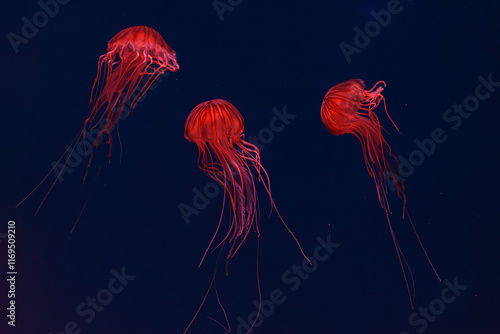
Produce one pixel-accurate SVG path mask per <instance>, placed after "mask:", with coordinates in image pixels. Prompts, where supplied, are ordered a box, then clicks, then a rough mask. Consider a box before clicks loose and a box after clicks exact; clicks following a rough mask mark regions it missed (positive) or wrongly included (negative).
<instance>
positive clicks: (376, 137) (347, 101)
mask: <svg viewBox="0 0 500 334" xmlns="http://www.w3.org/2000/svg"><path fill="white" fill-rule="evenodd" d="M385 86H386V84H385V82H384V81H379V82H377V83H376V84H375V85H374V86H373V88H371V89H370V90H365V87H366V86H365V83H364V82H363V80H361V79H351V80H349V81H346V82H343V83H340V84H338V85H336V86H333V87H332V88H331V89H330V90H329V91H328V92H327V93H326V95H325V97H324V99H323V104H322V106H321V120H322V121H323V124H324V125H325V127H326V128H327V130H328V131H329V132H330V133H331V134H333V135H335V136H340V135H342V134H345V133H351V134H353V135H355V136H356V137H357V138H358V140H359V141H360V142H361V147H362V151H363V157H364V160H365V164H366V168H367V170H368V174H370V176H371V177H372V178H373V180H374V181H375V188H376V190H377V195H378V199H379V202H380V204H381V206H382V209H383V210H384V213H385V216H386V219H387V222H388V223H389V229H390V232H391V236H392V240H393V242H394V246H395V247H396V252H397V255H398V260H399V263H400V265H401V268H402V271H403V276H404V280H405V283H406V288H407V291H408V295H409V297H410V303H411V304H412V308H413V298H414V294H415V286H414V283H413V275H412V273H411V269H410V267H409V265H408V262H407V261H406V259H405V257H404V254H403V252H402V250H401V248H400V246H399V244H398V241H397V239H396V236H395V234H394V231H393V229H392V226H391V221H390V216H389V215H390V214H391V209H390V207H389V201H388V198H387V194H388V191H387V183H388V182H393V183H394V188H395V189H396V193H397V195H398V197H399V198H402V199H403V218H404V216H405V214H406V215H407V216H408V218H409V215H408V211H407V209H406V192H405V185H404V183H403V182H402V181H401V180H400V179H399V177H398V175H397V173H396V170H397V171H400V167H399V163H398V160H397V158H396V157H395V156H394V154H393V153H392V151H391V147H390V146H389V144H388V143H387V141H386V140H385V138H384V136H383V135H382V130H384V131H385V129H384V128H383V127H382V126H381V124H380V121H379V118H378V116H377V115H376V114H375V112H374V109H375V108H377V107H378V105H379V104H380V102H383V104H384V110H385V114H386V115H387V117H388V118H389V120H390V121H391V123H392V125H393V126H394V127H395V128H396V130H397V131H398V132H400V131H399V129H398V127H397V126H396V124H395V123H394V121H393V120H392V118H391V116H390V115H389V113H388V112H387V106H386V103H385V98H384V96H383V95H382V91H383V90H384V88H385ZM388 177H389V178H390V180H388ZM409 221H410V224H411V226H412V228H413V231H414V232H415V235H416V237H417V239H418V242H419V243H420V246H421V248H422V250H423V251H424V254H425V256H426V257H427V260H428V262H429V263H430V265H431V267H432V269H433V271H434V273H435V274H436V276H437V277H438V279H439V281H441V278H440V277H439V275H438V274H437V272H436V270H435V269H434V266H433V265H432V262H431V260H430V259H429V256H428V255H427V252H426V251H425V248H424V247H423V245H422V242H421V241H420V238H419V236H418V234H417V232H416V230H415V227H414V225H413V223H412V221H411V219H410V218H409ZM403 263H404V265H403ZM405 266H406V268H407V269H408V272H409V276H410V277H411V281H412V286H413V292H410V286H409V283H408V277H407V275H406V271H405V269H404V268H405Z"/></svg>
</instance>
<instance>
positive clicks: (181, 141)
mask: <svg viewBox="0 0 500 334" xmlns="http://www.w3.org/2000/svg"><path fill="white" fill-rule="evenodd" d="M40 12H42V14H39V13H40ZM43 13H45V14H43ZM499 13H500V4H499V3H497V2H495V1H480V2H477V1H472V0H468V1H463V0H459V1H440V2H431V1H419V0H413V1H411V0H401V1H396V0H389V1H312V2H309V1H268V2H266V1H249V0H220V1H209V0H207V1H147V0H146V1H70V0H58V1H55V0H42V1H38V2H37V1H35V0H32V1H27V0H20V1H15V2H14V1H9V2H4V3H3V6H2V13H1V14H0V15H1V22H2V24H1V29H2V34H3V36H4V37H2V45H1V48H0V57H1V65H0V68H1V73H2V74H1V82H0V94H1V101H2V103H1V106H0V110H1V114H0V115H1V121H0V154H1V157H2V161H1V163H0V166H1V167H0V168H1V173H0V196H1V197H0V241H1V242H0V259H1V261H2V263H1V265H0V268H2V269H1V272H0V277H1V283H0V288H1V289H2V290H1V291H0V296H1V297H0V303H1V307H0V309H1V310H2V312H1V316H0V319H2V320H1V321H0V322H1V324H0V333H19V334H34V333H44V334H47V333H52V334H60V333H68V334H69V333H72V334H73V333H74V334H79V333H82V334H115V333H116V334H117V333H153V334H160V333H182V332H183V331H184V330H185V329H186V327H187V326H188V324H189V322H190V321H191V319H192V318H193V316H194V315H195V313H196V311H197V309H198V307H199V305H200V303H201V302H202V300H203V298H204V296H205V293H206V292H207V289H208V287H209V285H210V282H211V279H212V276H213V273H214V267H215V266H216V263H217V258H218V256H219V249H217V250H216V251H214V252H213V253H209V254H208V255H207V257H206V259H205V261H204V262H203V264H202V266H201V267H200V268H198V264H199V262H200V260H201V257H202V256H203V253H204V252H205V250H206V248H207V246H208V244H209V242H210V240H211V238H212V236H213V234H214V232H215V228H216V227H217V224H218V222H219V218H220V215H221V207H222V203H223V195H222V193H223V192H222V190H221V188H217V187H214V186H213V183H212V181H211V179H209V178H208V177H207V176H206V175H205V174H204V173H203V172H202V171H201V170H200V169H199V168H198V166H197V159H198V150H197V148H196V145H194V144H192V143H189V142H188V141H187V140H186V139H185V138H184V122H185V120H186V118H187V116H188V115H189V113H190V112H191V110H192V109H193V108H194V107H195V106H196V105H198V104H199V103H201V102H204V101H206V100H210V99H216V98H220V99H225V100H228V101H230V102H231V103H232V104H234V105H235V106H236V108H237V109H238V110H239V111H240V112H241V114H242V115H243V117H244V119H245V135H246V138H247V140H250V141H252V140H253V141H254V142H257V144H258V145H259V147H260V149H261V161H262V164H263V166H264V167H265V169H266V170H267V172H268V174H269V177H270V180H271V187H272V196H273V199H274V201H275V203H276V206H277V208H278V209H279V212H280V214H281V216H282V217H283V219H284V221H285V222H286V223H287V225H288V226H289V227H290V229H291V230H292V231H293V233H294V235H295V236H296V237H297V239H298V240H299V242H300V245H301V246H302V248H303V250H304V252H305V253H306V255H308V256H311V257H314V256H315V254H316V255H318V254H321V256H320V257H321V259H317V261H316V262H315V264H316V265H313V266H312V267H311V266H310V265H307V264H305V262H304V261H305V260H304V258H303V257H302V255H301V253H300V250H299V248H298V246H297V244H296V243H295V242H294V240H293V238H292V237H291V235H290V233H289V232H288V231H287V230H286V228H285V227H284V226H283V224H282V223H281V221H280V220H279V217H278V215H277V214H276V212H274V211H273V213H272V214H271V215H269V212H270V211H271V204H270V201H269V197H268V196H267V194H266V192H265V190H264V188H263V187H262V184H261V183H257V184H256V186H257V190H258V195H259V203H260V212H261V216H260V237H258V236H257V234H256V233H255V232H252V233H251V234H250V236H249V238H248V240H247V242H246V243H245V244H244V245H243V246H242V247H241V248H240V250H239V251H238V252H237V254H236V256H235V257H234V258H233V259H231V261H230V262H229V267H228V275H227V276H226V275H225V272H224V267H225V255H226V254H227V251H228V248H227V246H226V247H225V248H224V249H223V250H222V252H221V253H220V254H221V255H220V256H221V260H220V261H219V263H220V264H221V265H220V268H219V271H218V274H217V292H218V296H219V298H220V301H221V303H222V306H223V307H224V309H225V311H226V312H227V318H228V321H229V324H230V325H231V329H232V330H231V332H232V333H238V334H239V333H245V332H246V331H247V330H248V328H249V323H251V322H252V321H253V319H254V318H252V317H255V314H256V313H255V312H256V310H257V306H258V299H259V296H258V290H257V279H256V277H257V276H256V268H257V267H256V259H257V250H258V263H259V277H260V287H261V291H262V299H263V309H262V315H261V317H260V318H259V320H258V322H257V323H256V326H255V327H254V328H253V332H252V333H290V334H292V333H300V334H302V333H318V334H320V333H321V334H323V333H332V334H336V333H338V334H348V333H349V334H352V333H361V334H363V333H370V334H378V333H393V334H407V333H412V334H413V333H426V334H433V333H480V334H495V333H500V320H499V319H500V317H499V315H500V307H499V305H498V299H499V297H500V292H499V291H500V290H499V288H498V284H499V279H500V269H499V268H500V267H499V257H500V256H499V255H500V247H499V245H498V240H499V238H500V233H499V232H500V228H499V218H498V216H499V208H500V196H499V189H500V177H499V172H500V168H499V166H500V150H499V144H500V132H499V130H498V126H499V124H500V110H499V107H498V106H499V103H500V39H499V36H500V24H499V19H498V14H499ZM35 21H36V22H38V23H39V26H38V27H36V26H35V29H34V30H33V29H32V30H30V29H29V28H25V27H24V26H25V25H26V24H27V23H26V22H29V23H30V24H33V22H35ZM135 25H146V26H149V27H151V28H153V29H155V30H157V31H158V32H159V33H160V34H161V35H162V36H163V38H164V39H165V41H166V42H167V43H168V45H169V46H170V47H172V48H173V49H174V50H175V51H176V53H177V60H178V63H179V66H180V69H179V70H178V71H177V72H175V73H168V74H165V75H163V76H161V78H160V79H159V81H160V83H159V84H158V85H157V86H156V87H154V89H151V90H150V91H148V93H147V95H146V97H145V98H144V99H143V100H142V101H141V102H139V104H138V105H137V107H136V108H135V109H134V111H133V112H132V113H131V114H130V115H129V116H128V117H127V118H126V119H123V120H121V121H120V123H119V125H120V129H119V130H120V138H121V143H122V145H123V153H122V157H121V158H120V148H119V145H118V141H117V134H116V131H115V132H114V133H113V136H114V140H115V141H114V144H115V146H114V150H113V152H112V156H111V161H110V162H109V161H108V153H109V147H108V145H107V144H106V142H105V141H103V142H102V143H101V144H100V145H99V147H98V149H97V150H96V151H95V154H94V157H93V160H92V164H91V166H90V168H89V174H88V177H87V179H86V181H85V183H83V182H82V180H83V177H84V174H85V169H86V168H85V166H86V163H87V160H88V158H89V157H88V155H87V156H81V157H80V159H78V158H75V160H74V161H73V160H72V161H71V163H70V164H71V165H72V166H73V167H70V168H68V167H69V166H67V169H66V170H65V171H64V172H63V173H62V174H61V178H62V180H61V181H62V182H56V183H55V186H54V188H53V189H52V191H51V192H50V194H49V196H48V197H47V199H46V201H45V202H44V204H43V206H42V207H41V209H40V211H39V212H38V214H37V215H36V216H35V212H36V210H37V208H38V206H39V204H40V202H41V201H42V200H43V198H44V196H45V195H46V194H47V191H48V190H49V188H50V186H51V184H52V182H54V181H55V180H56V176H55V175H54V174H51V175H50V176H49V177H48V178H47V180H46V182H45V183H43V184H42V185H41V186H40V188H38V189H37V191H36V192H34V193H33V194H32V196H30V197H29V198H28V199H27V200H26V201H25V202H23V203H22V204H21V205H20V206H18V207H16V205H17V204H18V203H19V202H20V201H21V200H22V199H23V198H24V197H25V196H26V195H28V194H29V193H30V192H31V191H32V190H33V188H35V187H36V185H37V184H38V183H39V182H40V181H41V180H42V179H43V178H44V177H45V175H46V174H47V173H48V172H49V171H50V170H51V168H52V164H53V163H54V162H57V161H58V159H59V158H60V157H61V154H63V153H64V151H65V149H66V147H67V146H68V145H70V143H71V141H72V140H73V138H74V137H75V135H77V134H78V131H79V130H80V129H81V127H82V124H83V122H84V120H85V118H86V116H87V113H88V104H89V98H90V92H91V88H92V85H93V82H94V79H95V77H96V72H97V62H98V58H99V56H100V55H102V54H104V53H105V52H106V46H107V42H108V41H109V40H110V39H111V38H112V37H113V36H114V35H116V34H117V33H118V32H120V31H121V30H123V29H125V28H127V27H129V26H135ZM366 29H368V30H366ZM35 30H36V31H35ZM14 35H16V36H17V37H15V36H14ZM16 38H17V39H16ZM13 40H15V41H20V40H22V41H23V42H22V43H17V42H13ZM353 78H359V79H362V80H364V81H365V83H366V85H367V87H369V88H371V87H372V86H373V85H374V84H375V83H376V82H377V81H379V80H384V81H385V82H386V84H387V86H386V88H385V90H384V91H383V95H384V96H385V98H386V104H387V110H388V112H389V114H390V116H391V117H392V119H393V120H394V122H395V123H396V125H397V126H398V128H399V129H400V131H401V134H399V133H398V132H397V131H396V129H395V128H394V127H393V126H392V125H391V123H390V120H389V119H388V118H387V116H386V115H385V113H384V111H383V107H382V106H380V107H379V108H378V109H376V113H377V114H378V115H379V117H380V120H381V123H382V126H384V128H385V129H386V130H387V133H384V136H385V138H386V140H387V141H388V143H389V145H390V146H391V149H392V153H393V154H394V155H395V156H396V157H398V159H399V161H400V163H401V164H402V173H401V174H402V176H403V177H404V179H405V185H406V194H407V198H408V200H407V209H408V212H409V213H410V215H411V218H412V221H413V223H414V225H415V228H416V229H417V231H418V234H419V236H420V238H421V240H422V243H423V245H424V247H425V249H426V251H427V253H428V254H429V257H430V258H431V260H432V263H433V265H434V266H435V268H436V270H437V272H438V273H439V275H440V276H441V278H442V279H443V281H442V282H439V280H438V278H437V277H436V275H435V274H434V272H433V271H432V268H431V267H430V265H429V263H428V262H427V260H426V258H425V254H424V253H423V252H422V249H421V248H420V246H419V244H418V240H417V239H416V237H415V234H414V232H413V230H412V228H411V225H410V224H409V221H408V219H407V218H405V219H402V218H401V216H402V213H403V202H402V200H400V199H398V197H397V195H396V193H395V192H391V191H390V187H389V202H390V206H391V209H392V211H393V214H392V215H391V217H390V218H391V223H392V226H393V227H394V230H395V233H396V235H397V237H398V241H399V244H400V246H401V248H402V250H403V252H404V254H405V256H406V259H407V261H408V263H409V265H410V267H411V269H412V273H413V277H414V280H415V298H414V301H413V304H414V307H413V309H412V307H411V305H410V299H409V297H408V293H407V290H406V286H405V282H404V277H403V275H402V271H401V267H400V265H399V262H398V258H397V255H396V252H395V248H394V244H393V241H392V239H391V235H390V232H389V228H388V224H387V220H386V217H385V215H384V212H383V210H382V208H381V206H380V203H379V201H378V198H377V193H376V190H375V185H374V182H373V180H372V179H371V177H370V176H369V174H368V172H367V170H366V166H365V163H364V159H363V154H362V150H361V145H360V143H359V141H358V140H357V139H356V137H355V136H353V135H348V134H346V135H343V136H338V137H336V136H333V135H331V134H330V133H329V132H328V131H327V130H326V129H325V127H324V125H323V124H322V122H321V119H320V108H321V103H322V99H323V97H324V95H325V93H326V92H327V91H328V89H330V88H331V87H332V86H334V85H336V84H338V83H341V82H344V81H347V80H349V79H353ZM461 106H462V107H461ZM460 108H461V109H460ZM272 124H278V125H280V126H279V129H278V128H276V127H274V128H275V129H278V130H271V128H272V127H273V126H272ZM252 138H253V139H252ZM83 208H84V210H83V211H82V209H83ZM182 208H184V209H186V208H190V209H189V210H190V211H189V212H190V213H191V214H186V211H183V210H182ZM80 213H81V216H80ZM224 213H225V214H224V217H223V223H222V227H221V229H222V231H221V233H222V234H223V235H224V234H225V231H226V229H227V224H228V222H229V218H230V215H229V212H228V209H227V208H226V210H225V212H224ZM79 216H80V218H79ZM78 218H79V220H78ZM77 220H78V224H77V226H76V227H75V229H74V231H73V232H72V233H70V232H71V229H72V228H73V225H74V224H75V222H76V221H77ZM9 221H12V222H14V226H15V266H16V268H15V270H16V273H17V274H15V297H9V296H8V292H9V291H10V289H11V286H12V285H11V284H10V283H11V282H10V281H7V279H8V278H10V277H11V276H12V275H10V274H7V273H8V272H9V269H8V266H7V264H8V262H7V261H8V244H9V242H8V240H9V237H8V235H9V231H8V230H9V223H8V222H9ZM10 224H11V225H12V223H10ZM318 247H322V250H321V253H319V252H318V251H316V252H315V250H317V249H318ZM320 249H321V248H320ZM317 257H319V256H317ZM11 300H15V326H12V325H9V324H8V322H9V321H11V318H8V317H7V315H9V312H10V311H9V310H7V308H8V307H9V305H10V304H9V303H10V302H11ZM256 305H257V306H256ZM211 318H212V319H215V320H216V321H217V322H220V323H222V324H224V325H225V324H226V321H225V318H224V313H223V311H222V309H221V308H220V306H219V303H218V300H217V296H216V294H215V290H213V289H212V291H211V293H210V294H209V295H208V297H207V299H206V301H205V303H204V305H203V308H202V309H201V311H200V313H199V314H198V316H197V318H196V319H195V321H194V323H193V325H192V326H191V328H190V329H189V332H188V333H220V334H223V333H225V332H226V330H225V329H224V328H223V327H222V326H221V325H219V324H218V323H217V322H216V321H213V320H211ZM249 318H250V319H251V320H249Z"/></svg>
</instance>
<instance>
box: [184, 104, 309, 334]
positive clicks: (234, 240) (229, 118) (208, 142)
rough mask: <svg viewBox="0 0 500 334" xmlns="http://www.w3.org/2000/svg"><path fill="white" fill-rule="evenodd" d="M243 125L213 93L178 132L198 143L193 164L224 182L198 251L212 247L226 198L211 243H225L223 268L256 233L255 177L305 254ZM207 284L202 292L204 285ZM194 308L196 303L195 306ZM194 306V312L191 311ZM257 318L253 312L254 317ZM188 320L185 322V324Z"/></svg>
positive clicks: (257, 217) (235, 112) (257, 212)
mask: <svg viewBox="0 0 500 334" xmlns="http://www.w3.org/2000/svg"><path fill="white" fill-rule="evenodd" d="M243 130H244V120H243V117H242V116H241V114H240V113H239V111H238V110H237V109H236V108H235V107H234V106H233V105H232V104H231V103H229V102H228V101H225V100H220V99H217V100H211V101H207V102H204V103H201V104H199V105H198V106H196V107H195V108H194V109H193V111H192V112H191V114H190V115H189V116H188V118H187V120H186V124H185V132H184V136H185V138H186V139H187V140H188V141H190V142H192V143H195V144H196V145H197V146H198V151H199V158H198V166H199V168H200V169H201V170H203V171H204V172H205V174H206V175H207V176H208V177H210V178H211V179H213V180H215V181H216V182H218V183H220V184H221V185H222V187H223V188H224V204H223V208H222V212H221V216H220V219H219V223H218V226H217V228H216V230H215V233H214V235H213V237H212V239H211V241H210V243H209V245H208V247H207V249H206V251H205V253H204V254H203V257H202V259H201V262H200V265H201V264H202V262H203V260H204V258H205V256H206V254H207V252H208V251H209V249H210V248H211V247H212V244H213V243H214V240H215V238H216V236H217V235H218V234H219V231H220V228H221V223H222V218H223V214H224V205H225V202H226V198H227V199H228V205H229V207H230V211H231V218H230V223H229V228H228V231H227V233H226V235H225V236H224V237H223V238H222V241H220V242H219V243H218V244H217V245H216V246H215V247H214V248H217V247H219V246H221V247H222V246H223V245H224V244H226V243H228V244H229V245H230V249H229V251H228V253H227V256H226V274H227V272H228V263H229V260H230V259H231V258H233V257H234V256H235V254H236V252H237V251H238V250H239V248H240V247H241V246H242V244H243V243H244V242H245V241H246V240H247V239H248V236H249V234H250V232H251V231H252V230H254V231H255V232H256V233H257V235H258V236H259V235H260V232H259V211H258V199H257V192H256V184H255V181H256V180H257V181H259V182H261V183H262V184H263V186H264V188H265V190H266V192H267V194H268V196H269V198H270V201H271V206H272V208H274V209H275V211H276V212H277V213H278V216H279V217H280V219H281V221H282V223H283V224H284V226H285V227H286V229H287V230H288V232H289V233H290V234H291V236H292V237H293V239H294V240H295V242H296V243H297V245H298V246H299V249H300V251H301V253H302V255H303V256H304V257H305V258H306V259H307V257H306V256H305V254H304V252H303V251H302V248H301V247H300V244H299V242H298V241H297V239H296V238H295V236H294V235H293V233H292V232H291V230H290V229H289V228H288V226H287V225H286V224H285V222H284V221H283V219H282V218H281V215H280V214H279V212H278V210H277V208H276V205H275V203H274V200H273V198H272V196H271V185H270V182H269V176H268V174H267V172H266V170H265V169H264V167H263V166H262V164H261V161H260V152H259V149H258V148H257V147H256V146H255V145H253V144H251V143H249V142H247V141H245V140H244V135H243ZM253 171H254V172H253ZM255 179H256V180H255ZM214 278H215V272H214V277H213V280H212V283H211V285H210V287H211V286H212V284H214ZM257 282H258V268H257ZM210 287H209V290H208V291H207V294H208V292H209V291H210ZM258 292H259V299H260V300H261V292H260V284H259V283H258ZM205 298H206V296H205ZM205 298H204V299H203V302H204V301H205ZM217 299H218V295H217ZM203 302H202V305H203ZM219 304H220V302H219ZM202 305H201V306H200V309H201V307H202ZM200 309H198V312H199V310H200ZM198 312H196V315H197V314H198ZM224 313H225V312H224ZM259 314H260V307H259ZM196 315H195V317H196ZM257 319H258V316H257V317H256V320H255V321H257ZM193 320H194V318H193ZM193 320H192V321H191V323H190V324H189V326H191V324H192V322H193ZM226 320H227V318H226ZM254 324H255V322H254ZM189 326H188V329H189ZM252 327H253V325H252ZM186 331H187V329H186ZM249 331H250V329H249Z"/></svg>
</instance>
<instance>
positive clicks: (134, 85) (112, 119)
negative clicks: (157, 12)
mask: <svg viewBox="0 0 500 334" xmlns="http://www.w3.org/2000/svg"><path fill="white" fill-rule="evenodd" d="M178 69H179V65H178V64H177V58H176V54H175V51H174V50H172V48H170V46H168V45H167V43H166V42H165V40H164V39H163V37H162V36H161V35H160V34H159V33H158V32H157V31H156V30H154V29H152V28H149V27H145V26H136V27H129V28H126V29H124V30H122V31H121V32H119V33H118V34H117V35H116V36H115V37H113V38H112V39H111V40H110V41H109V43H108V49H107V53H106V54H104V55H102V56H100V58H99V64H98V67H97V77H96V79H95V81H94V85H93V86H92V91H91V95H90V105H89V109H90V111H89V113H88V116H87V118H86V119H85V121H84V123H83V126H82V129H81V131H79V132H78V134H77V135H76V137H75V138H74V139H73V141H72V142H71V144H70V145H69V146H68V147H67V148H66V151H64V153H63V155H62V156H61V157H60V158H59V160H58V161H57V163H54V164H53V167H52V169H51V170H50V171H49V173H48V174H47V175H46V176H45V177H44V178H43V179H42V181H41V182H40V183H39V184H38V185H37V186H36V187H35V188H34V189H33V190H32V191H31V192H30V193H29V194H28V195H27V196H26V197H25V198H24V199H23V200H22V201H21V202H20V203H19V204H17V205H16V207H17V206H19V205H21V204H22V203H23V202H24V201H25V200H26V199H28V198H29V197H30V196H31V195H32V194H33V193H34V192H35V191H36V190H37V189H38V188H39V187H40V186H41V185H42V184H43V183H44V182H45V180H46V179H47V178H48V177H49V175H50V174H51V173H52V172H54V173H55V174H56V179H55V180H54V181H53V183H52V185H51V187H50V189H49V190H48V192H47V193H46V194H45V197H44V198H43V200H42V201H41V203H40V205H39V206H38V209H37V211H36V213H35V215H36V214H38V211H39V210H40V208H41V207H42V205H43V203H44V202H45V200H46V198H47V196H48V195H49V193H50V192H51V190H52V188H53V187H54V186H55V184H56V182H57V181H58V180H59V178H60V176H61V174H62V173H63V172H64V169H65V167H66V165H67V164H68V161H70V159H71V157H72V156H73V155H74V154H77V153H76V150H77V147H78V152H79V153H80V154H81V151H85V153H84V155H88V154H89V152H87V143H88V142H89V141H90V145H89V146H90V147H91V148H90V157H89V160H88V162H87V167H86V170H85V176H84V178H83V179H84V181H85V179H86V177H87V172H88V168H89V166H90V163H91V161H92V157H93V153H94V150H95V149H96V148H97V146H98V144H99V143H100V141H101V140H102V136H103V135H104V134H107V137H108V141H107V143H108V144H109V154H108V159H109V160H111V152H112V150H113V139H112V136H111V132H112V131H113V130H114V128H115V127H116V129H117V134H118V135H117V136H118V140H119V141H120V135H119V131H118V130H119V129H118V121H119V120H120V119H123V118H126V117H127V116H128V115H129V114H130V113H131V112H132V110H133V109H134V108H135V107H136V105H137V103H138V102H139V101H140V100H141V99H142V98H143V97H144V95H145V94H146V92H147V91H148V90H149V89H150V88H151V87H152V85H153V83H154V82H155V81H157V80H158V78H159V77H160V75H162V74H163V73H165V72H166V71H172V72H175V71H177V70H178ZM82 137H83V140H80V139H81V138H82ZM82 146H83V148H84V149H83V150H81V149H80V148H81V147H82ZM120 155H121V141H120ZM64 157H66V158H64ZM61 161H62V163H61Z"/></svg>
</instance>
